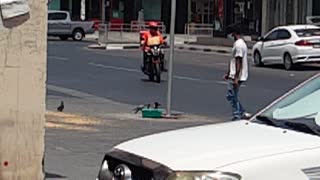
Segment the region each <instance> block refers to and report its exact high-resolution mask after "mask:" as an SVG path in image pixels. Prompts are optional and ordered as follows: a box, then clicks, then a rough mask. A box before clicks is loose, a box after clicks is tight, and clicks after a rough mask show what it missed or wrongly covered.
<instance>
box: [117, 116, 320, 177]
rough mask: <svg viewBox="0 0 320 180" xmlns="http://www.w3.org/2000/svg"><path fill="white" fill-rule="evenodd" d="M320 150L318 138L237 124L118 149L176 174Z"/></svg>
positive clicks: (158, 136)
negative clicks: (155, 163) (181, 171)
mask: <svg viewBox="0 0 320 180" xmlns="http://www.w3.org/2000/svg"><path fill="white" fill-rule="evenodd" d="M318 147H320V137H318V136H313V135H309V134H304V133H300V132H295V131H290V130H284V129H281V128H276V127H272V126H267V125H263V124H258V123H250V122H247V121H237V122H231V123H222V124H215V125H206V126H200V127H194V128H187V129H182V130H176V131H171V132H165V133H160V134H155V135H151V136H147V137H143V138H138V139H134V140H132V141H129V142H126V143H123V144H120V145H118V146H117V147H115V148H116V149H119V150H121V151H126V152H128V153H131V154H135V155H138V156H141V157H144V158H147V159H150V160H153V161H155V162H158V163H161V164H163V165H165V166H167V167H169V168H171V169H172V170H185V171H188V170H190V171H195V170H212V169H218V168H221V167H224V166H227V165H231V164H234V163H239V162H243V161H248V160H252V159H257V158H261V157H267V156H273V155H279V154H283V153H290V152H296V151H302V150H307V149H308V150H309V149H312V148H318Z"/></svg>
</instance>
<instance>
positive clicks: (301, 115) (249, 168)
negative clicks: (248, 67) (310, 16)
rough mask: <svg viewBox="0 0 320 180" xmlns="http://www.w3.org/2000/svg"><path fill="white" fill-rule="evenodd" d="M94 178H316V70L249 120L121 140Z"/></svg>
mask: <svg viewBox="0 0 320 180" xmlns="http://www.w3.org/2000/svg"><path fill="white" fill-rule="evenodd" d="M96 179H97V180H115V179H116V180H311V179H312V180H316V179H320V74H318V75H316V76H315V77H313V78H311V79H309V80H307V81H306V82H304V83H303V84H301V85H299V86H298V87H296V88H295V89H293V90H292V91H290V92H289V93H287V94H285V95H284V96H283V97H281V98H279V99H278V100H276V101H275V102H273V103H272V104H271V105H269V106H268V107H266V108H265V109H264V110H262V111H261V112H259V113H258V114H257V115H255V116H254V117H253V118H252V119H251V120H250V121H246V120H241V121H235V122H229V123H221V124H214V125H205V126H200V127H193V128H186V129H182V130H176V131H170V132H165V133H160V134H155V135H151V136H147V137H142V138H138V139H134V140H131V141H129V142H125V143H123V144H120V145H118V146H116V147H114V148H113V149H112V150H111V151H110V152H108V153H107V154H106V155H105V157H104V159H103V161H102V165H101V169H100V171H99V174H98V177H97V178H96Z"/></svg>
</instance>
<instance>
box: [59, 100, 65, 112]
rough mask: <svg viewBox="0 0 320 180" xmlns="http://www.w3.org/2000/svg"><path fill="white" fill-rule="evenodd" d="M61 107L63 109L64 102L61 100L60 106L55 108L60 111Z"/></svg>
mask: <svg viewBox="0 0 320 180" xmlns="http://www.w3.org/2000/svg"><path fill="white" fill-rule="evenodd" d="M63 109H64V103H63V101H61V104H60V106H59V107H58V108H57V111H59V112H62V111H63Z"/></svg>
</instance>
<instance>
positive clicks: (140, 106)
mask: <svg viewBox="0 0 320 180" xmlns="http://www.w3.org/2000/svg"><path fill="white" fill-rule="evenodd" d="M145 107H146V105H139V106H137V107H135V108H134V109H133V110H134V113H135V114H137V113H138V112H139V111H142V109H143V108H145Z"/></svg>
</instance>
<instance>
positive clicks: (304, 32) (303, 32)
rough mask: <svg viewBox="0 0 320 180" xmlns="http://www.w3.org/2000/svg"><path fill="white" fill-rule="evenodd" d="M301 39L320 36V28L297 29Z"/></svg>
mask: <svg viewBox="0 0 320 180" xmlns="http://www.w3.org/2000/svg"><path fill="white" fill-rule="evenodd" d="M295 32H296V33H297V35H298V36H299V37H311V36H320V28H315V29H297V30H295Z"/></svg>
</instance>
